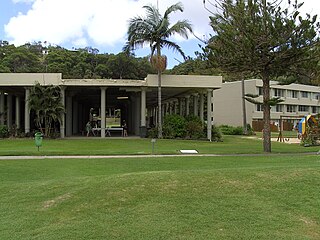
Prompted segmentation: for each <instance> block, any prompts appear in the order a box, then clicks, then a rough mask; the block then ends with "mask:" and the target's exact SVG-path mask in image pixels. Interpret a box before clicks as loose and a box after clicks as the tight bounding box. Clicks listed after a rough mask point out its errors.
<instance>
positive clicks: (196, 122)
mask: <svg viewBox="0 0 320 240" xmlns="http://www.w3.org/2000/svg"><path fill="white" fill-rule="evenodd" d="M185 129H186V137H187V138H190V139H200V138H205V136H206V134H205V128H204V125H203V123H202V121H201V119H200V118H199V117H196V116H188V117H186V126H185Z"/></svg>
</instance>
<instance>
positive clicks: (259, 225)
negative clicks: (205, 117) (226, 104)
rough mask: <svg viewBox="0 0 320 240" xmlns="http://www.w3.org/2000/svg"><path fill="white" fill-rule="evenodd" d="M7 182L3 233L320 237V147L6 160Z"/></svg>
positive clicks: (2, 188) (2, 169) (0, 203)
mask: <svg viewBox="0 0 320 240" xmlns="http://www.w3.org/2000/svg"><path fill="white" fill-rule="evenodd" d="M57 142H59V143H60V142H64V141H57ZM99 142H100V141H96V143H97V144H98V143H99ZM130 144H131V142H130ZM130 144H128V145H129V146H128V147H129V148H131V149H132V150H133V149H134V147H132V146H130ZM132 144H135V143H134V142H132ZM179 144H180V143H179ZM181 144H182V143H181ZM1 145H2V144H1ZM218 145H219V144H212V145H211V146H218ZM44 148H45V147H44ZM1 151H3V150H1ZM0 182H1V185H0V212H1V215H0V233H1V234H0V239H6V240H8V239H9V240H10V239H14V240H15V239H30V240H32V239H41V240H43V239H52V240H56V239H68V240H72V239H75V240H81V239H85V240H87V239H174V240H176V239H201V240H202V239H245V240H247V239H268V240H269V239H288V240H289V239H295V240H296V239H297V240H299V239H301V240H302V239H320V200H319V199H320V191H319V186H320V157H319V155H297V154H296V155H292V156H275V155H272V156H260V157H245V156H241V157H239V156H238V157H227V156H225V157H192V156H191V157H158V158H127V159H121V158H119V159H46V160H2V161H0Z"/></svg>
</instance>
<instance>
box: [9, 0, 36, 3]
mask: <svg viewBox="0 0 320 240" xmlns="http://www.w3.org/2000/svg"><path fill="white" fill-rule="evenodd" d="M34 1H36V0H12V2H13V3H33V2H34Z"/></svg>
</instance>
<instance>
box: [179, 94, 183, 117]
mask: <svg viewBox="0 0 320 240" xmlns="http://www.w3.org/2000/svg"><path fill="white" fill-rule="evenodd" d="M182 101H183V98H179V115H180V116H183V108H182Z"/></svg>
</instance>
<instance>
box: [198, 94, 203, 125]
mask: <svg viewBox="0 0 320 240" xmlns="http://www.w3.org/2000/svg"><path fill="white" fill-rule="evenodd" d="M199 115H200V119H201V121H202V122H203V121H204V95H203V93H200V113H199Z"/></svg>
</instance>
